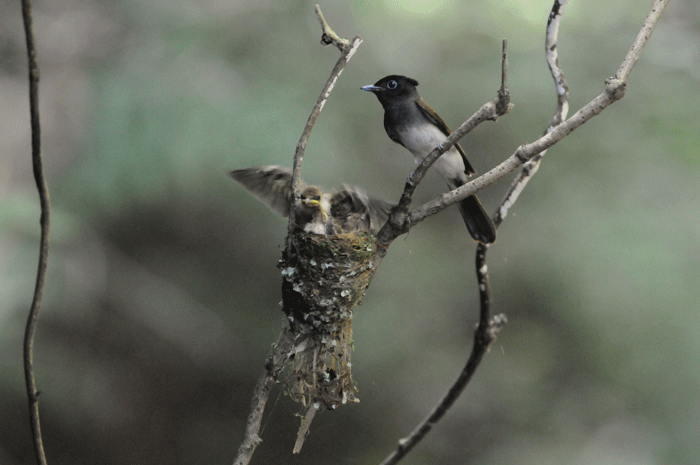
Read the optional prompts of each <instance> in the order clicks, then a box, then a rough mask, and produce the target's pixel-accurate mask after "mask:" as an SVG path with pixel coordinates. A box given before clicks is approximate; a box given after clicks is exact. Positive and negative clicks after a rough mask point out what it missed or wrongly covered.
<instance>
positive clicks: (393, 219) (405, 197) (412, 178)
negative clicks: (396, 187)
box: [377, 39, 513, 246]
mask: <svg viewBox="0 0 700 465" xmlns="http://www.w3.org/2000/svg"><path fill="white" fill-rule="evenodd" d="M507 44H508V42H507V41H506V40H505V39H504V40H503V52H502V58H501V61H502V65H501V87H500V88H499V90H498V96H497V97H496V98H494V99H493V100H491V101H490V102H486V103H485V104H483V105H482V106H481V108H479V109H478V110H477V111H476V113H474V114H473V115H472V116H471V117H469V119H467V120H466V121H465V122H464V123H462V124H461V125H460V126H459V127H458V128H457V129H456V130H454V131H453V132H452V133H451V134H450V135H449V136H448V137H447V139H446V140H445V142H443V143H442V144H440V146H439V147H436V148H435V149H434V150H433V151H432V152H430V153H429V154H428V155H427V156H426V157H425V158H424V159H423V160H422V161H421V163H420V164H419V165H418V167H417V168H416V169H415V170H414V171H413V173H411V174H410V175H409V177H408V179H407V180H406V185H405V186H404V191H403V193H402V194H401V199H400V200H399V203H398V205H397V207H396V208H395V209H394V210H393V211H392V214H391V215H390V216H389V219H388V221H387V223H386V224H385V225H384V227H382V229H381V230H380V231H379V233H377V240H378V242H379V243H380V244H384V245H385V246H388V244H390V243H391V241H393V240H394V239H395V238H396V237H398V236H399V235H401V234H404V233H405V232H407V231H408V228H410V226H412V223H410V222H407V221H406V220H407V212H408V209H409V207H410V206H411V200H412V196H413V193H414V192H415V190H416V187H418V184H420V182H421V181H422V180H423V178H424V177H425V174H426V173H427V172H428V169H430V167H431V166H432V165H433V163H435V162H436V161H437V159H438V158H440V156H441V155H442V154H443V153H445V152H447V151H448V150H450V149H451V148H452V146H453V145H454V144H456V143H457V142H458V141H459V140H460V139H461V138H462V137H464V136H465V135H467V134H468V133H469V132H471V131H472V130H473V129H474V128H475V127H477V126H478V125H479V124H481V123H483V122H484V121H496V120H497V119H498V118H499V117H501V116H503V115H505V114H506V113H508V112H509V111H511V110H512V109H513V105H512V104H511V103H510V93H509V92H508V85H507V80H506V74H507V73H506V70H507V53H506V48H507Z"/></svg>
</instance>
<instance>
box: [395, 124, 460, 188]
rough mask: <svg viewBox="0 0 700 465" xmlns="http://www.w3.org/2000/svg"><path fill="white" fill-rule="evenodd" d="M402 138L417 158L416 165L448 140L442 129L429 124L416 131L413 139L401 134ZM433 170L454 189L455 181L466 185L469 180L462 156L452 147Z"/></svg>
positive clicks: (439, 159) (438, 160)
mask: <svg viewBox="0 0 700 465" xmlns="http://www.w3.org/2000/svg"><path fill="white" fill-rule="evenodd" d="M401 136H402V137H401V140H402V141H403V142H404V145H405V146H406V148H407V149H408V150H410V151H411V153H412V154H413V156H414V157H415V159H416V163H420V162H421V161H423V158H425V156H426V155H428V154H429V153H430V152H432V151H433V149H435V147H437V145H438V144H442V143H443V142H445V140H446V139H447V136H446V135H445V134H443V133H442V131H440V129H438V128H437V127H436V126H434V125H432V124H428V123H426V124H424V125H422V126H421V127H420V130H419V131H414V132H413V133H412V136H413V137H411V138H408V137H406V134H405V133H403V134H401ZM433 168H434V169H436V170H437V171H438V173H440V175H442V177H443V178H445V180H446V181H447V183H448V184H449V185H450V187H452V188H454V187H456V186H455V183H454V182H453V180H455V179H459V180H460V181H462V183H464V181H466V179H467V176H466V175H465V174H464V162H463V161H462V155H460V153H459V152H458V151H457V149H456V148H455V147H452V148H451V149H450V150H448V151H447V152H445V153H444V154H443V155H442V156H441V157H440V158H438V159H437V161H436V162H435V164H434V165H433Z"/></svg>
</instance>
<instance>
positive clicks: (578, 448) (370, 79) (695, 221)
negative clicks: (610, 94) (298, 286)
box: [0, 0, 700, 465]
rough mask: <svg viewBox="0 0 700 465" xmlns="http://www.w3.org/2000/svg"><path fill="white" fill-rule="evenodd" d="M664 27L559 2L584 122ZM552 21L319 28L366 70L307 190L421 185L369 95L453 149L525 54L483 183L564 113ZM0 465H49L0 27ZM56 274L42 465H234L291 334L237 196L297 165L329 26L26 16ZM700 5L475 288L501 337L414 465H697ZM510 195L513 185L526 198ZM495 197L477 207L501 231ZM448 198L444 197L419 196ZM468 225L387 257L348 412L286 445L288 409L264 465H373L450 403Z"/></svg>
mask: <svg viewBox="0 0 700 465" xmlns="http://www.w3.org/2000/svg"><path fill="white" fill-rule="evenodd" d="M650 5H651V1H640V0H619V1H614V2H609V1H602V0H595V1H586V2H572V3H571V5H569V7H568V9H567V12H566V15H565V18H564V20H563V23H562V27H561V33H560V36H561V38H560V42H559V50H560V62H561V65H562V67H563V69H564V71H565V73H566V75H567V78H568V82H569V86H570V88H571V108H572V112H571V113H572V114H573V111H575V110H576V109H578V108H580V107H581V106H582V105H584V104H585V103H587V102H588V101H589V100H590V99H592V98H593V97H594V96H596V95H597V94H599V93H600V92H601V91H602V89H603V86H604V80H605V79H606V78H607V77H609V76H611V75H613V74H614V73H615V71H616V70H617V68H618V66H619V64H620V62H621V60H622V58H623V56H624V55H625V53H626V52H627V50H628V49H629V47H630V45H631V43H632V41H633V39H634V38H635V37H636V34H637V32H638V30H639V28H640V26H641V24H642V22H643V20H644V18H645V16H646V14H647V13H648V8H649V7H650ZM550 7H551V3H550V2H549V1H536V0H521V1H515V0H511V1H496V0H478V1H472V2H459V1H456V0H444V1H434V2H431V1H420V0H387V1H383V2H381V1H380V2H369V1H364V2H361V1H358V2H349V1H343V2H339V1H331V2H326V3H322V4H321V8H322V9H323V12H324V14H325V16H326V18H327V20H328V21H329V23H330V24H331V26H332V27H333V28H334V29H335V30H336V32H338V34H340V35H341V36H344V37H352V36H354V35H356V34H357V35H360V36H362V38H363V39H364V43H363V44H362V46H361V47H360V49H359V50H358V52H357V54H356V55H355V56H354V57H353V59H352V60H351V61H350V63H349V65H348V67H347V68H346V70H345V71H344V73H343V74H342V76H341V78H340V80H339V81H338V83H337V86H336V88H335V91H334V92H333V94H332V95H331V98H330V100H329V101H328V102H327V104H326V106H325V108H324V111H323V113H322V114H321V117H320V119H319V121H318V123H317V125H316V127H315V129H314V132H313V133H312V136H311V140H310V143H309V146H308V148H307V155H306V157H305V165H304V178H305V179H306V180H307V181H309V182H313V183H317V184H320V185H323V186H326V187H334V186H337V185H339V184H340V183H341V182H348V183H352V184H357V185H361V186H363V187H365V188H366V189H367V190H368V191H370V192H371V193H373V194H374V195H377V196H380V197H384V198H386V199H389V200H395V199H397V198H398V194H399V191H400V189H401V187H402V185H403V182H404V180H405V178H406V176H407V175H408V173H409V172H410V170H412V169H413V167H414V164H413V161H412V157H411V156H410V155H409V154H408V152H406V151H405V150H404V149H402V148H401V147H399V146H398V145H396V144H394V143H392V142H391V141H390V140H389V139H388V138H387V137H386V135H385V133H384V129H383V127H382V110H381V107H380V106H379V104H378V102H377V101H376V99H375V98H374V97H373V96H372V95H369V94H366V93H363V92H361V91H360V90H359V88H360V86H362V85H365V84H372V83H374V82H375V81H376V80H378V79H379V78H381V77H383V76H385V75H387V74H406V75H409V76H411V77H414V78H416V79H418V80H419V81H420V82H421V86H420V87H419V91H421V94H422V96H423V97H424V98H425V99H426V100H427V101H428V102H430V104H431V105H432V106H433V107H434V108H435V109H436V110H437V111H438V112H440V114H441V115H442V117H443V118H444V119H445V120H446V121H447V123H448V124H449V125H450V126H452V127H456V126H458V125H459V124H460V123H461V122H462V121H463V120H464V119H466V118H467V117H468V116H470V115H471V114H472V112H473V111H475V110H476V109H477V108H478V107H479V106H480V105H481V104H482V103H484V102H486V101H488V100H490V99H491V98H493V97H494V95H495V92H496V90H497V89H498V86H499V80H500V41H501V39H502V38H503V37H507V38H508V40H509V53H510V58H509V62H510V72H509V75H508V80H509V85H510V89H511V92H512V101H513V103H514V104H515V109H514V111H513V112H512V113H510V114H509V115H507V116H505V117H503V118H502V119H501V120H499V121H498V122H497V123H495V124H494V123H487V124H483V125H482V126H480V127H479V128H477V130H475V131H474V132H473V133H471V134H470V135H469V136H468V137H467V138H466V139H464V140H463V141H462V145H463V147H464V148H465V149H466V150H467V152H468V153H469V154H470V159H471V161H472V164H473V165H474V166H475V167H476V169H477V170H478V171H480V172H485V171H487V170H488V169H490V168H492V167H493V166H495V165H496V164H498V163H499V162H501V161H502V160H503V159H504V158H505V157H507V156H509V155H510V154H511V153H512V152H513V151H514V150H515V149H516V147H517V146H518V145H520V144H522V143H525V142H529V141H532V140H534V139H535V138H537V137H538V136H539V135H540V134H541V132H542V130H543V129H544V128H545V126H546V124H547V123H548V121H549V118H550V116H551V114H552V111H553V110H554V106H555V98H554V91H553V86H552V82H551V78H550V76H549V74H548V70H547V68H546V65H545V61H544V54H543V48H544V47H543V44H544V30H545V24H546V19H547V16H548V12H549V8H550ZM0 12H1V13H0V128H2V130H1V132H0V151H1V152H2V156H0V195H1V196H2V201H1V202H0V257H1V259H0V347H1V348H2V350H0V370H1V373H2V376H1V377H0V418H2V421H1V422H0V463H2V464H3V465H16V464H27V463H33V453H32V450H31V440H30V429H29V425H28V419H27V416H28V414H27V406H26V398H25V393H24V382H23V372H22V365H21V358H22V357H21V350H22V349H21V340H22V336H23V329H24V323H25V319H26V314H27V310H28V307H29V304H30V302H31V295H32V291H33V287H34V276H35V269H36V261H37V255H38V246H37V244H38V235H39V226H38V219H39V208H38V200H37V194H36V192H35V188H34V186H33V180H32V175H31V164H30V143H29V125H28V110H27V84H26V59H25V55H24V53H25V52H24V50H25V48H24V39H23V35H22V29H21V16H20V12H19V5H18V3H17V2H16V1H9V0H1V1H0ZM34 14H35V28H36V33H37V40H38V44H39V60H40V66H41V79H42V80H41V90H40V96H41V110H42V124H43V151H44V161H45V167H46V173H47V177H48V184H49V186H50V189H51V198H52V203H53V210H52V218H53V229H52V248H51V256H50V268H49V274H48V285H47V289H46V297H45V303H44V307H43V310H42V315H41V319H40V323H39V328H38V333H37V337H36V348H35V365H36V376H37V382H38V386H39V389H40V390H41V392H42V395H41V398H40V399H41V413H42V420H43V424H42V426H43V433H44V441H45V446H46V452H47V455H48V459H49V463H51V464H68V463H70V464H83V463H84V464H94V463H99V464H163V463H168V464H195V463H197V464H200V463H207V464H228V463H231V462H232V460H233V457H234V455H235V452H236V450H237V448H238V445H239V442H240V440H241V438H242V435H243V427H244V422H245V417H246V415H247V413H248V405H249V402H250V397H251V394H252V389H253V385H254V383H255V381H256V379H257V377H258V375H259V374H260V372H261V369H262V364H263V362H264V359H265V357H266V355H267V353H268V351H269V348H270V344H271V343H272V342H273V341H275V340H276V338H277V336H278V334H279V331H280V329H281V328H282V326H283V324H284V321H283V316H282V314H281V312H280V308H279V306H278V303H279V301H280V298H281V297H280V283H281V277H280V275H279V270H278V269H277V268H276V264H277V260H278V258H279V255H280V250H281V247H282V245H283V240H284V237H285V233H286V222H285V220H284V219H281V218H279V217H276V216H275V215H274V214H273V213H272V212H270V211H269V210H268V209H267V208H265V207H264V206H262V204H260V203H258V202H257V201H256V200H255V199H254V198H253V197H252V196H250V195H249V194H248V193H247V192H245V191H244V190H243V189H242V188H241V187H240V186H238V185H237V184H235V183H234V182H233V181H231V180H230V179H228V178H227V175H226V173H227V171H228V170H231V169H235V168H242V167H248V166H253V165H263V164H281V165H287V166H290V165H291V159H292V155H293V153H294V148H295V145H296V142H297V140H298V137H299V135H300V133H301V130H302V128H303V125H304V123H305V122H306V119H307V117H308V114H309V112H310V110H311V108H312V106H313V104H314V102H315V100H316V98H317V95H318V93H319V91H320V89H321V88H322V86H323V84H324V83H325V81H326V79H327V77H328V74H329V72H330V70H331V68H332V66H333V65H334V63H335V61H336V59H337V57H338V52H337V50H335V49H333V48H324V47H321V46H320V45H319V39H320V27H319V25H318V23H317V20H316V17H315V15H314V12H313V2H283V1H279V0H269V1H256V2H252V1H239V0H202V1H199V2H181V1H167V0H151V1H143V0H141V1H138V0H125V1H122V2H108V1H104V0H92V1H90V0H55V1H51V2H48V1H45V0H40V1H37V2H36V4H35V9H34ZM699 25H700V4H699V3H698V2H696V1H695V0H676V1H674V2H671V5H670V7H669V9H668V10H667V12H666V13H665V15H664V17H663V19H662V21H661V23H660V25H659V26H658V28H657V30H656V32H655V33H654V35H653V37H652V39H651V41H650V43H649V45H648V46H647V48H646V50H645V52H644V55H643V56H642V59H641V60H640V62H639V63H638V65H637V67H636V68H635V70H634V72H633V73H632V76H631V78H630V80H629V86H628V91H627V95H626V97H625V98H624V99H623V100H622V101H621V102H619V103H616V104H615V105H613V106H612V107H610V108H609V109H608V110H606V111H605V112H604V113H603V114H602V115H600V116H598V117H596V118H595V119H593V120H592V121H591V122H589V123H587V124H586V125H585V126H583V127H582V128H580V129H579V130H578V131H576V132H574V133H573V134H571V136H570V137H568V138H567V139H565V140H564V141H563V142H562V143H560V144H558V145H557V146H556V147H554V148H553V149H551V150H550V151H549V153H548V154H547V155H546V157H545V160H544V162H543V165H542V167H541V169H540V171H539V173H538V174H537V176H536V177H535V178H534V179H533V181H532V182H531V183H530V185H529V186H528V188H527V190H526V191H525V192H524V194H523V195H522V197H521V199H520V201H519V202H518V204H517V205H516V206H515V208H514V209H513V210H512V211H511V214H510V215H509V216H508V218H507V219H506V221H505V223H504V224H503V226H502V227H501V228H500V230H499V239H498V243H497V244H496V245H495V246H493V247H492V249H491V253H490V262H489V270H490V272H491V283H492V287H493V302H494V310H495V311H496V312H504V313H506V314H507V315H508V318H509V321H510V322H509V324H508V325H507V326H506V328H505V329H504V331H503V332H502V333H501V336H500V337H499V339H498V340H497V342H496V344H495V345H494V346H493V348H492V350H491V351H490V353H489V354H488V355H487V356H486V357H485V359H484V362H483V364H482V366H481V367H480V369H479V370H478V372H477V374H476V376H475V378H474V380H473V383H472V384H471V385H470V386H469V387H468V389H467V390H466V392H465V393H464V395H463V396H462V397H461V398H460V399H459V400H458V402H457V404H456V405H455V407H454V408H453V409H452V410H451V411H450V412H449V414H448V415H447V417H446V418H445V419H444V421H443V422H441V423H440V424H439V425H438V426H437V427H436V428H435V429H434V431H433V432H432V433H431V434H430V435H429V436H428V438H427V439H426V440H425V441H423V442H422V443H421V444H420V445H419V446H418V447H417V448H416V449H415V450H414V451H413V452H412V453H411V454H410V455H409V456H408V457H407V458H406V459H405V460H404V462H403V463H406V464H412V465H418V464H431V465H432V464H455V463H469V464H486V463H489V464H491V463H498V464H519V465H526V464H541V463H559V464H576V465H582V464H636V465H640V464H641V465H646V464H697V463H700V446H698V444H700V357H699V355H700V337H698V333H699V332H700V312H699V311H698V310H700V305H699V304H698V297H699V296H700V290H699V289H700V277H699V275H700V273H699V271H700V193H699V191H700V189H699V188H700V182H699V181H698V179H699V178H700V163H699V161H700V148H698V147H700V136H699V135H698V134H699V133H700V131H699V130H698V128H700V112H699V111H698V95H699V94H698V86H699V84H700V26H699ZM511 178H512V176H511ZM507 185H508V181H506V182H503V183H500V184H497V185H494V186H492V187H490V188H488V189H487V190H485V191H482V193H480V197H481V199H482V201H483V203H484V204H485V205H486V207H487V210H489V211H493V210H494V209H495V208H496V206H497V204H498V202H499V201H500V200H501V198H502V195H503V193H504V192H505V190H506V189H507ZM443 190H444V185H443V183H442V181H441V180H440V179H439V178H438V177H437V176H435V175H433V174H431V175H430V176H429V179H427V181H426V183H425V184H424V185H422V187H421V188H420V189H419V192H418V194H417V200H418V201H426V200H429V199H431V198H432V197H434V196H435V195H436V194H437V193H438V192H442V191H443ZM474 249H475V246H474V244H473V243H472V242H471V240H470V239H469V238H468V235H467V233H466V231H465V230H464V226H463V224H462V221H461V219H460V218H459V215H458V214H457V211H456V210H453V209H450V210H449V211H447V212H445V213H444V214H441V215H438V216H436V217H433V218H431V219H429V220H428V221H426V222H424V223H422V224H420V225H419V226H418V227H416V228H414V229H413V230H411V233H410V234H409V235H408V236H407V237H402V238H399V239H398V240H397V241H396V242H395V243H394V244H393V246H392V248H391V249H390V250H389V254H388V256H387V257H386V259H385V260H384V262H383V264H382V267H381V269H380V270H379V272H378V273H377V275H376V278H375V280H374V282H373V283H372V286H371V288H370V289H369V291H368V293H367V295H366V297H365V299H364V304H363V305H362V306H361V307H359V308H358V311H357V314H356V319H355V333H354V338H355V351H354V353H353V370H354V376H355V379H356V382H357V385H358V387H359V397H360V399H361V402H360V403H359V404H355V405H350V406H345V407H343V408H341V409H339V410H338V411H335V412H323V413H322V414H320V415H317V416H316V418H315V420H314V422H313V424H312V428H311V434H310V436H309V438H308V440H307V442H306V445H305V447H304V449H303V451H302V453H301V454H300V455H298V456H292V454H291V450H292V447H293V443H294V440H295V435H296V430H297V428H298V426H299V423H300V420H299V418H297V417H295V416H294V415H295V413H297V412H298V408H297V406H296V405H294V404H292V403H291V402H290V401H289V399H287V398H286V397H285V396H284V395H280V389H279V388H278V389H276V390H275V391H274V392H273V394H272V396H271V399H270V402H269V405H268V409H267V411H266V417H265V421H264V430H263V432H262V438H263V441H264V442H263V443H262V444H261V446H260V447H259V448H258V450H257V452H256V455H255V456H254V459H253V462H252V463H254V464H280V463H289V464H294V463H299V464H301V463H304V464H328V463H339V464H371V463H376V462H378V461H379V460H380V459H381V458H383V457H384V456H385V455H386V454H388V453H389V452H390V451H391V450H392V448H393V447H394V445H395V444H396V441H397V439H399V438H400V437H403V436H405V435H406V434H408V432H409V431H410V430H411V429H412V428H413V426H414V425H415V424H416V423H417V422H418V421H419V420H421V419H422V418H423V417H424V415H425V414H426V413H427V412H428V411H429V410H430V409H431V408H432V406H433V405H434V404H435V403H436V402H437V400H438V399H439V398H440V397H441V395H442V394H443V392H444V391H445V390H446V388H447V387H448V386H449V385H450V384H451V383H452V382H453V380H454V378H455V377H456V375H457V373H458V372H459V370H460V369H461V367H462V365H463V363H464V361H465V360H466V357H467V354H468V351H469V349H470V347H471V339H472V331H473V327H474V324H475V322H476V320H477V310H478V309H477V307H478V299H477V290H476V283H475V277H474V271H473V269H472V268H473V260H474V257H473V255H474Z"/></svg>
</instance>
